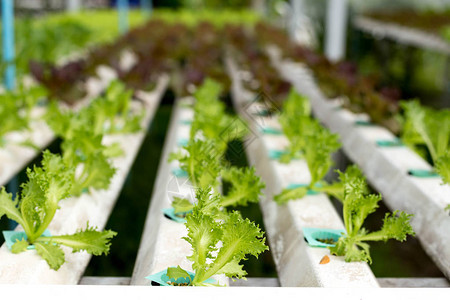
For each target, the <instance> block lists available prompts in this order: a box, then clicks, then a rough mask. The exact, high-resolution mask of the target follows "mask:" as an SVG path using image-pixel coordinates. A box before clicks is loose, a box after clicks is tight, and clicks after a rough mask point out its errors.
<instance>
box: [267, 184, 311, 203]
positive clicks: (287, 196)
mask: <svg viewBox="0 0 450 300" xmlns="http://www.w3.org/2000/svg"><path fill="white" fill-rule="evenodd" d="M307 192H308V187H297V188H295V189H283V190H282V191H281V193H280V194H278V195H276V196H275V197H274V198H273V200H274V201H275V202H276V203H277V204H279V205H281V204H285V203H287V202H288V201H289V200H297V199H301V198H303V197H305V196H306V193H307Z"/></svg>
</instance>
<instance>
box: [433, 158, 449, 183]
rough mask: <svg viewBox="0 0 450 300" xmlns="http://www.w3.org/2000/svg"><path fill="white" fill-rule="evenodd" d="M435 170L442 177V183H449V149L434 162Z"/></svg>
mask: <svg viewBox="0 0 450 300" xmlns="http://www.w3.org/2000/svg"><path fill="white" fill-rule="evenodd" d="M436 172H438V173H439V175H440V176H441V177H442V182H443V184H450V151H449V152H447V153H446V154H445V155H443V156H441V157H439V159H438V160H437V162H436Z"/></svg>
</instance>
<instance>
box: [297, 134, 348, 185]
mask: <svg viewBox="0 0 450 300" xmlns="http://www.w3.org/2000/svg"><path fill="white" fill-rule="evenodd" d="M340 146H341V144H340V143H339V136H338V135H337V134H332V133H331V132H330V131H329V130H328V129H325V128H323V127H318V128H317V129H316V130H315V132H314V133H312V134H311V135H308V136H307V137H306V144H305V147H304V156H305V160H306V162H307V164H308V168H309V172H310V173H311V186H313V185H314V184H316V183H317V182H319V181H320V180H322V179H323V178H324V177H325V175H326V174H327V172H328V170H329V169H330V168H331V167H332V166H333V158H332V154H333V152H335V151H337V150H338V149H339V148H340Z"/></svg>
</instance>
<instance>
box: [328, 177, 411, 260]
mask: <svg viewBox="0 0 450 300" xmlns="http://www.w3.org/2000/svg"><path fill="white" fill-rule="evenodd" d="M355 174H356V173H355V172H353V173H352V172H348V173H340V179H341V182H342V183H343V185H344V194H343V219H344V224H345V229H346V231H347V232H346V233H343V236H342V237H340V238H339V240H338V242H337V243H336V246H335V247H329V249H330V252H331V254H334V255H338V256H345V261H347V262H352V261H366V262H369V263H371V262H372V259H371V257H370V252H369V244H367V242H371V241H387V240H388V239H396V240H398V241H405V240H406V237H407V235H408V234H409V235H413V236H414V235H415V233H414V231H413V229H412V227H411V225H410V223H409V222H410V219H411V217H412V215H410V214H407V213H405V212H398V211H394V212H393V213H392V214H390V213H387V214H386V215H385V217H384V222H383V226H382V227H381V229H380V230H379V231H375V232H370V233H369V232H368V231H367V230H366V229H365V228H363V227H362V226H363V223H364V221H365V219H366V218H367V216H368V215H370V214H371V213H373V212H375V210H376V209H377V208H378V202H379V201H380V200H381V195H375V194H368V193H367V191H368V187H367V183H366V181H365V179H364V178H363V177H355V176H354V175H355Z"/></svg>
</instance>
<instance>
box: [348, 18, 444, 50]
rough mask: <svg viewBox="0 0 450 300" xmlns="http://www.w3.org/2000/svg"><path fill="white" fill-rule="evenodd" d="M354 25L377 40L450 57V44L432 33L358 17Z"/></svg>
mask: <svg viewBox="0 0 450 300" xmlns="http://www.w3.org/2000/svg"><path fill="white" fill-rule="evenodd" d="M353 24H354V25H355V26H356V28H358V29H359V30H361V31H364V32H367V33H369V34H371V35H373V36H374V37H376V38H389V39H391V40H394V41H396V42H398V43H401V44H404V45H411V46H415V47H418V48H422V49H428V50H432V51H437V52H441V53H444V54H447V55H450V43H449V42H447V41H445V40H444V38H442V37H440V36H438V35H434V34H432V33H429V32H426V31H423V30H420V29H416V28H411V27H406V26H402V25H398V24H394V23H386V22H382V21H378V20H375V19H372V18H368V17H362V16H359V17H356V18H355V20H354V22H353Z"/></svg>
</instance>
